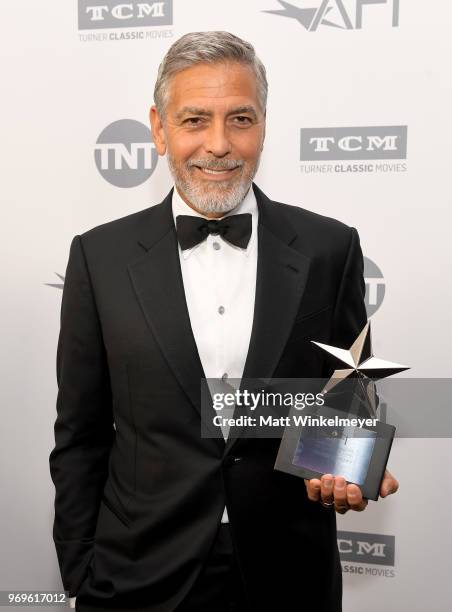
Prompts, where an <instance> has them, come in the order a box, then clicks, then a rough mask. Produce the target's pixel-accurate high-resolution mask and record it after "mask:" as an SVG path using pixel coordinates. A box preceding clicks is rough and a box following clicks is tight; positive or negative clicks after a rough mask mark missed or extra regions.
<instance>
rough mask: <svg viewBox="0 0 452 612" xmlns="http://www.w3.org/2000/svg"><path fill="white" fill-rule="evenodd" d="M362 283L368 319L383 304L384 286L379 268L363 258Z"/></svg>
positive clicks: (366, 258)
mask: <svg viewBox="0 0 452 612" xmlns="http://www.w3.org/2000/svg"><path fill="white" fill-rule="evenodd" d="M364 282H365V283H366V296H365V302H366V312H367V317H368V318H370V317H371V316H372V315H373V314H375V313H376V312H377V310H378V309H379V308H380V306H381V305H382V303H383V300H384V297H385V292H386V284H385V280H384V278H383V274H382V273H381V270H380V268H379V267H378V266H377V264H376V263H375V262H373V261H372V260H371V259H369V258H368V257H364Z"/></svg>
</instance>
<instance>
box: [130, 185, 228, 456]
mask: <svg viewBox="0 0 452 612" xmlns="http://www.w3.org/2000/svg"><path fill="white" fill-rule="evenodd" d="M172 194H173V190H172V189H171V191H170V193H169V194H168V195H167V196H166V198H165V199H164V200H163V202H162V203H161V204H159V205H157V206H154V207H152V208H151V209H150V216H149V219H148V223H146V227H144V228H143V232H142V234H141V236H140V237H139V239H138V242H139V244H140V245H141V247H142V248H143V249H144V250H145V251H146V253H145V255H143V256H142V257H140V259H139V260H138V261H135V262H133V263H131V264H130V265H129V266H128V270H129V274H130V278H131V281H132V285H133V287H134V289H135V294H136V297H137V299H138V302H139V303H140V306H141V308H142V310H143V313H144V316H145V319H146V322H147V324H148V326H149V328H150V329H151V332H152V334H153V336H154V338H155V340H156V341H157V343H158V344H159V346H160V349H161V351H162V353H163V355H164V357H165V359H166V361H167V363H168V364H169V366H170V368H171V369H172V371H173V373H174V375H175V376H176V378H177V380H178V381H179V383H180V385H181V387H182V389H183V390H184V391H185V393H186V395H187V396H188V398H189V400H190V401H191V403H192V404H193V406H194V407H195V408H196V410H197V411H198V412H199V413H200V415H201V417H203V418H204V423H205V425H206V427H209V428H211V427H212V417H213V416H214V414H215V411H214V409H213V407H212V408H211V414H210V416H209V414H208V411H206V413H205V414H204V415H203V413H202V411H201V396H200V381H201V379H203V378H205V374H204V370H203V367H202V364H201V360H200V357H199V353H198V348H197V346H196V341H195V338H194V336H193V331H192V328H191V324H190V316H189V313H188V308H187V302H186V299H185V292H184V285H183V279H182V272H181V268H180V260H179V251H178V243H177V235H176V229H175V226H174V220H173V214H172V206H171V202H172ZM215 443H217V444H218V447H219V449H224V444H225V443H224V440H223V439H222V438H217V439H215Z"/></svg>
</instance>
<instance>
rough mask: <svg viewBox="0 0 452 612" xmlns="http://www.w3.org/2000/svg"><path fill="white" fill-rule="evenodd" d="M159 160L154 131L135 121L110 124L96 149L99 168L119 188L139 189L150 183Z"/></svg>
mask: <svg viewBox="0 0 452 612" xmlns="http://www.w3.org/2000/svg"><path fill="white" fill-rule="evenodd" d="M157 158H158V155H157V151H156V150H155V148H154V145H153V142H152V136H151V131H150V129H149V128H148V127H147V126H145V125H144V124H143V123H140V122H139V121H135V120H133V119H120V120H119V121H115V122H113V123H110V125H108V126H107V127H106V128H105V129H104V130H103V131H102V132H101V134H100V136H99V138H98V139H97V142H96V146H95V150H94V159H95V162H96V166H97V169H98V170H99V172H100V174H101V175H102V176H103V177H104V179H105V180H106V181H108V182H109V183H111V184H112V185H115V187H137V185H141V184H142V183H144V182H145V181H147V180H148V178H149V177H150V176H151V174H152V173H153V172H154V170H155V167H156V165H157Z"/></svg>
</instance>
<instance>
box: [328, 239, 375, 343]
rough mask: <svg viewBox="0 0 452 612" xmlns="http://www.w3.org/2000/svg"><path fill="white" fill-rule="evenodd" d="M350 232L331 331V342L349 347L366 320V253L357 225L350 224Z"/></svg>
mask: <svg viewBox="0 0 452 612" xmlns="http://www.w3.org/2000/svg"><path fill="white" fill-rule="evenodd" d="M350 234H351V236H350V242H349V246H348V251H347V255H346V257H345V265H344V270H343V273H342V279H341V282H340V285H339V290H338V293H337V298H336V304H335V308H334V313H333V328H332V333H331V344H332V345H333V346H339V347H341V348H349V347H350V346H351V345H352V344H353V342H354V341H355V340H356V338H357V337H358V334H359V333H360V332H361V331H362V330H363V328H364V326H365V324H366V323H367V313H366V304H365V300H364V298H365V294H366V286H365V282H364V260H363V254H362V251H361V246H360V242H359V236H358V232H357V231H356V229H355V228H354V227H352V228H350Z"/></svg>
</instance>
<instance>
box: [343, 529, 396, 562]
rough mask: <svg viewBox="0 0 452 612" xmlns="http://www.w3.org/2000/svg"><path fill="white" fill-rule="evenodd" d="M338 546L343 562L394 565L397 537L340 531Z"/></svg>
mask: <svg viewBox="0 0 452 612" xmlns="http://www.w3.org/2000/svg"><path fill="white" fill-rule="evenodd" d="M337 545H338V548H339V555H340V558H341V561H354V562H355V563H356V562H357V563H371V564H375V565H394V559H395V536H388V535H382V534H379V533H357V532H355V531H338V532H337Z"/></svg>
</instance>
